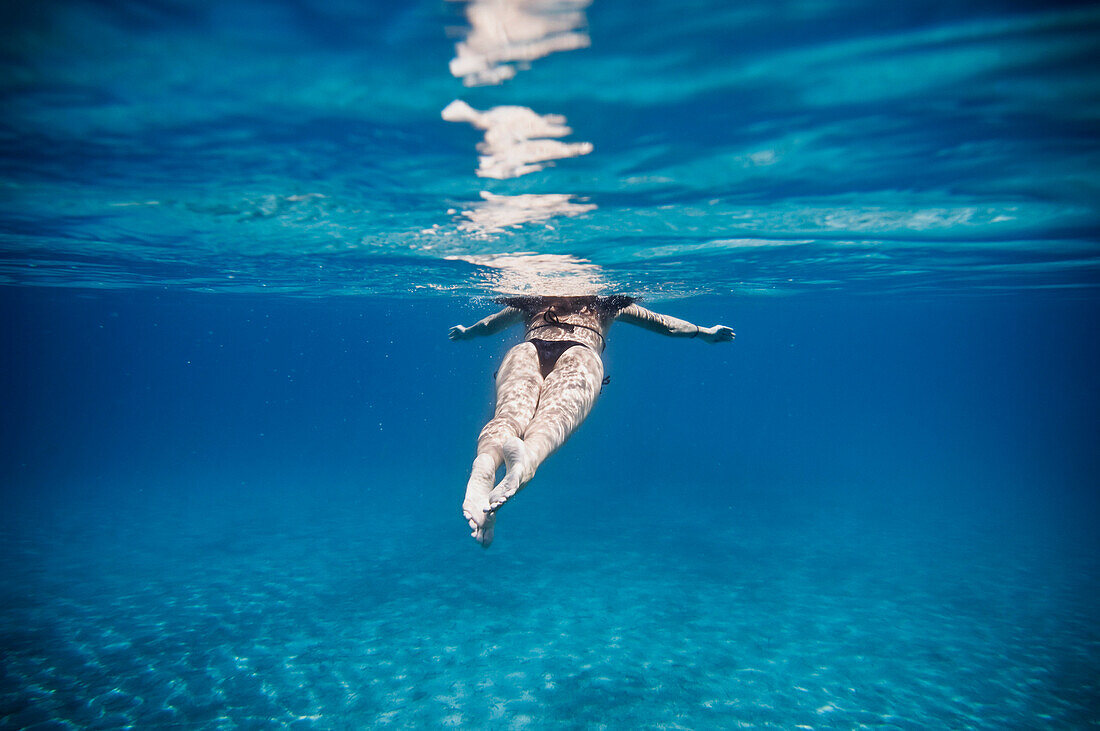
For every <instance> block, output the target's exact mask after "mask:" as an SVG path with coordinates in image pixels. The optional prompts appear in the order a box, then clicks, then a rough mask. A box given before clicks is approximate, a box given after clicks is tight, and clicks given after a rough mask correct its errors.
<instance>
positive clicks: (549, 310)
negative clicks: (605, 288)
mask: <svg viewBox="0 0 1100 731" xmlns="http://www.w3.org/2000/svg"><path fill="white" fill-rule="evenodd" d="M496 301H497V302H498V303H499V304H502V305H507V306H509V307H515V308H516V309H518V310H521V311H522V312H523V313H524V314H525V315H527V316H528V317H534V316H535V315H537V314H539V313H540V312H541V313H542V322H541V323H538V324H534V325H532V326H531V327H529V328H527V333H526V335H530V334H531V333H532V332H534V331H535V330H541V329H542V328H546V327H557V328H561V329H562V330H564V331H565V332H569V333H571V332H573V331H574V330H575V329H576V328H578V327H579V328H583V329H585V330H591V331H592V332H594V333H596V335H598V336H599V338H600V343H601V347H602V346H606V345H607V341H606V340H605V339H604V336H603V333H602V332H600V331H599V330H598V329H597V328H594V327H592V326H591V325H585V324H583V323H580V322H567V321H565V320H562V319H561V318H562V316H565V315H569V314H571V313H573V312H578V311H580V310H584V309H589V308H590V309H592V310H595V311H596V312H597V313H599V314H600V315H601V316H604V317H614V316H615V315H617V314H619V311H620V310H622V309H625V308H627V307H629V306H630V305H632V304H633V303H634V301H635V300H634V298H633V297H627V296H626V295H622V294H615V295H611V296H609V297H596V296H592V295H589V296H582V297H500V298H498V299H497V300H496ZM536 322H537V321H536Z"/></svg>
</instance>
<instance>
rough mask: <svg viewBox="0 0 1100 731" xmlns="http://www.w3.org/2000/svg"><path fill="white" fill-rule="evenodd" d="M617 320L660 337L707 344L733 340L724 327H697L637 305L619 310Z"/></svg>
mask: <svg viewBox="0 0 1100 731" xmlns="http://www.w3.org/2000/svg"><path fill="white" fill-rule="evenodd" d="M618 319H620V320H622V321H623V322H629V323H630V324H632V325H637V326H638V327H644V328H645V329H646V330H652V331H653V332H655V333H660V334H661V335H670V336H672V337H674V338H695V337H697V338H699V339H700V340H705V341H707V342H708V343H723V342H729V341H730V340H733V338H734V334H733V330H732V329H731V328H728V327H726V326H725V325H712V326H711V327H699V326H698V325H693V324H692V323H690V322H688V321H687V320H681V319H679V318H677V317H669V316H668V315H662V314H660V313H658V312H653V311H651V310H647V309H646V308H644V307H640V306H638V305H630V306H629V307H626V308H624V309H622V310H620V311H619V318H618Z"/></svg>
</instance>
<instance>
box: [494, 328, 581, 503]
mask: <svg viewBox="0 0 1100 731" xmlns="http://www.w3.org/2000/svg"><path fill="white" fill-rule="evenodd" d="M602 383H603V361H601V360H600V356H599V355H598V354H597V353H596V351H594V350H592V349H591V348H586V347H583V346H578V347H573V348H570V349H569V350H567V351H565V352H564V353H563V354H562V356H561V358H559V359H558V362H557V365H555V366H554V370H552V371H551V372H550V375H548V376H547V377H546V380H545V381H543V384H542V392H541V394H540V395H539V399H538V409H537V410H536V411H535V415H534V418H532V419H531V422H530V424H528V425H527V429H526V430H525V431H524V432H522V439H521V438H518V437H512V438H509V439H508V440H506V441H505V442H504V458H505V461H506V462H507V463H508V473H507V474H506V475H505V477H504V479H503V480H501V482H500V484H499V485H497V486H496V488H495V489H494V490H493V492H492V494H490V495H489V506H490V508H492V509H493V510H496V509H497V508H499V507H500V506H501V505H503V504H504V503H506V502H507V501H508V500H509V499H510V498H511V497H512V496H513V495H515V494H516V493H517V492H519V491H520V490H521V489H523V486H524V485H526V484H527V482H528V481H530V479H531V478H532V477H534V475H535V470H537V469H538V467H539V465H540V464H542V461H543V460H544V459H546V458H547V457H549V456H550V455H551V454H552V453H553V452H554V451H555V450H556V449H557V448H558V447H560V446H561V445H562V444H564V443H565V440H566V439H568V438H569V436H570V435H571V434H572V433H573V432H574V431H576V429H577V427H578V426H580V425H581V422H582V421H584V419H585V417H587V416H588V412H590V411H591V410H592V405H593V404H594V403H596V397H597V396H598V395H599V393H600V386H601V385H602Z"/></svg>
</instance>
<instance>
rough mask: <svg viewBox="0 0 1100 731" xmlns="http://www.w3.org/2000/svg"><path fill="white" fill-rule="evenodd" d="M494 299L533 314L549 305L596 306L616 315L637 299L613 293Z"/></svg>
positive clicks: (563, 306) (560, 306)
mask: <svg viewBox="0 0 1100 731" xmlns="http://www.w3.org/2000/svg"><path fill="white" fill-rule="evenodd" d="M493 301H494V302H496V303H497V304H500V305H506V306H508V307H515V308H516V309H517V310H522V311H523V312H524V313H526V314H527V315H533V314H535V313H536V312H539V311H540V310H544V309H546V308H547V307H554V308H557V309H559V310H564V311H570V310H575V309H579V308H581V307H595V308H596V310H597V311H598V312H599V313H600V314H601V315H606V316H611V317H614V316H615V315H617V314H619V311H620V310H623V309H626V308H627V307H630V305H632V304H634V303H635V302H636V301H637V299H636V298H634V297H629V296H627V295H625V294H612V295H608V296H607V297H597V296H595V295H582V296H579V297H549V296H548V297H542V296H535V297H532V296H521V297H497V298H496V299H495V300H493Z"/></svg>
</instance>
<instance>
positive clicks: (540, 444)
mask: <svg viewBox="0 0 1100 731" xmlns="http://www.w3.org/2000/svg"><path fill="white" fill-rule="evenodd" d="M497 301H498V302H499V303H500V304H503V305H505V307H504V309H503V310H501V311H500V312H498V313H496V314H494V315H490V316H489V317H486V318H485V319H484V320H481V321H480V322H477V323H476V324H474V325H471V326H470V327H463V326H462V325H456V326H454V327H452V328H451V332H450V338H451V339H452V340H466V339H469V338H473V337H476V336H479V335H492V334H494V333H498V332H500V331H501V330H504V329H505V328H507V327H510V326H512V325H517V324H519V323H521V322H522V323H524V327H525V329H526V334H525V335H524V340H523V342H522V343H520V344H519V345H517V346H515V347H514V348H512V349H511V350H509V351H508V354H507V355H505V356H504V361H503V362H502V363H501V365H500V370H499V371H497V375H496V381H497V403H496V411H495V414H494V416H493V418H492V419H491V420H490V421H489V423H488V424H486V425H485V428H484V429H482V430H481V435H480V436H479V437H478V440H477V457H476V458H475V459H474V465H473V469H472V470H471V473H470V481H469V483H468V484H467V485H466V499H465V501H464V502H463V503H462V512H463V514H464V515H465V516H466V520H467V521H468V522H469V524H470V529H471V530H472V531H473V534H472V535H473V537H474V538H475V539H476V540H477V542H478V543H480V544H481V545H482V546H486V547H488V545H489V544H490V543H491V542H492V540H493V525H494V522H495V521H496V511H497V509H498V508H500V506H501V505H503V504H504V503H506V502H507V501H508V500H509V499H510V498H511V497H512V496H513V495H515V494H516V493H517V492H519V491H520V490H521V489H523V486H524V485H526V484H527V483H528V482H529V481H530V479H531V478H532V477H533V476H534V474H535V470H537V469H538V467H539V465H540V464H542V462H543V460H545V459H546V458H547V457H548V456H550V454H551V453H553V452H554V451H555V450H556V449H557V448H558V447H560V446H561V445H562V444H564V443H565V440H566V439H568V438H569V436H570V435H571V434H572V433H573V432H574V431H575V430H576V428H577V427H578V426H580V424H581V422H582V421H584V419H585V417H586V416H588V412H589V411H591V410H592V404H594V403H595V401H596V396H597V395H598V394H599V392H600V386H601V385H602V384H603V380H604V378H603V361H602V360H600V354H601V353H602V352H603V349H604V343H605V338H606V337H607V331H608V329H610V327H611V323H612V322H615V321H616V320H621V321H623V322H629V323H631V324H634V325H638V326H640V327H644V328H645V329H647V330H652V331H653V332H656V333H660V334H662V335H669V336H672V337H680V338H697V339H699V340H705V341H706V342H708V343H720V342H727V341H730V340H733V337H734V335H733V330H731V329H730V328H728V327H726V326H725V325H714V326H712V327H699V326H698V325H693V324H692V323H690V322H687V321H685V320H679V319H677V318H675V317H669V316H668V315H661V314H658V313H656V312H651V311H649V310H647V309H645V308H644V307H640V306H638V305H637V304H635V303H634V298H632V297H625V296H622V295H615V296H611V297H594V296H588V297H505V298H501V299H499V300H497ZM501 464H505V465H506V466H507V471H506V473H505V476H504V479H503V480H501V481H500V483H499V484H497V485H496V486H495V487H494V485H493V481H494V479H495V477H496V472H497V469H498V468H499V467H500V466H501Z"/></svg>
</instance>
